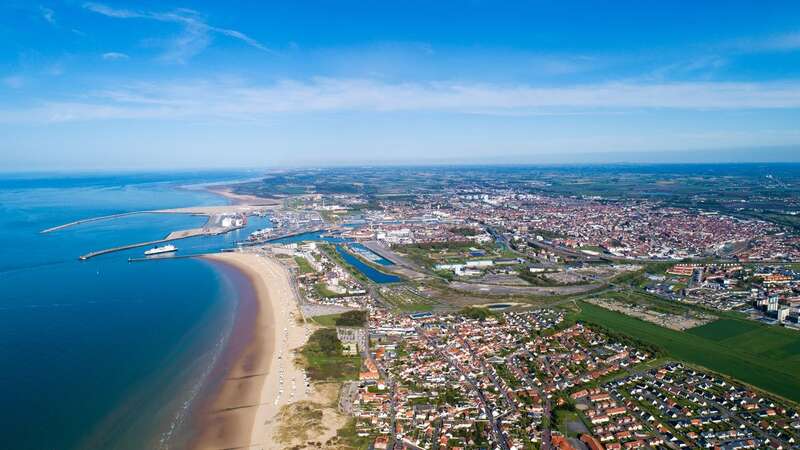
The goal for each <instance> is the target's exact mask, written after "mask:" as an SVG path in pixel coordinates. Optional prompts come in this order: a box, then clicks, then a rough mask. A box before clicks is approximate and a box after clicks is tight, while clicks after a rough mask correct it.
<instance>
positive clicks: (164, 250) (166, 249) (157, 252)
mask: <svg viewBox="0 0 800 450" xmlns="http://www.w3.org/2000/svg"><path fill="white" fill-rule="evenodd" d="M177 251H178V247H175V246H174V245H162V246H161V247H153V248H151V249H150V250H147V251H145V252H144V254H145V255H147V256H150V255H160V254H161V253H170V252H177Z"/></svg>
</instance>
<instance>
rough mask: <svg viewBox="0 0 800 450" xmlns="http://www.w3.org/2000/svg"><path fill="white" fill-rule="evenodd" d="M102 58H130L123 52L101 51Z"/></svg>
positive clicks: (117, 59)
mask: <svg viewBox="0 0 800 450" xmlns="http://www.w3.org/2000/svg"><path fill="white" fill-rule="evenodd" d="M102 56H103V59H105V60H106V61H123V60H126V59H130V56H128V55H126V54H125V53H120V52H108V53H103V55H102Z"/></svg>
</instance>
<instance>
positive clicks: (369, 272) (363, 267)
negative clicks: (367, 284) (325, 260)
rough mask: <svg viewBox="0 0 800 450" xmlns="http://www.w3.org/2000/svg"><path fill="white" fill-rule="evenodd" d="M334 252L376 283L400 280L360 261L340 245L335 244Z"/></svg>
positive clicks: (400, 279)
mask: <svg viewBox="0 0 800 450" xmlns="http://www.w3.org/2000/svg"><path fill="white" fill-rule="evenodd" d="M336 253H338V254H339V256H341V257H342V259H343V260H345V262H346V263H348V264H350V265H351V266H353V267H355V268H356V269H358V270H359V271H360V272H361V273H363V274H364V275H366V276H367V277H368V278H369V279H370V280H372V281H374V282H376V283H381V284H382V283H396V282H398V281H402V278H400V277H398V276H396V275H389V274H387V273H383V272H381V271H380V270H376V269H374V268H373V267H372V266H370V265H368V264H366V263H365V262H364V261H361V260H360V259H358V258H357V257H356V256H354V255H352V254H351V253H349V252H347V251H346V250H345V249H344V248H342V246H341V245H337V246H336Z"/></svg>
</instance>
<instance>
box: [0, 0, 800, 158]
mask: <svg viewBox="0 0 800 450" xmlns="http://www.w3.org/2000/svg"><path fill="white" fill-rule="evenodd" d="M798 124H800V2H796V1H786V2H780V1H771V2H759V1H751V2H738V1H724V2H722V1H720V2H714V1H705V2H689V1H686V2H684V1H676V2H663V1H631V2H624V1H602V2H600V1H597V2H591V1H584V2H568V1H552V2H544V1H541V2H519V3H517V2H504V3H503V4H502V5H500V4H499V2H488V1H486V2H484V1H469V2H447V1H442V2H430V1H420V2H415V1H407V2H371V1H370V2H367V1H364V2H347V1H336V2H334V1H330V2H326V1H317V2H304V1H287V2H281V3H277V2H237V1H225V2H210V1H209V2H196V1H195V2H174V1H172V0H165V1H158V2H141V1H140V2H83V1H63V2H41V3H37V2H35V1H16V0H6V1H5V2H2V4H0V170H21V169H43V170H52V169H112V168H113V169H118V168H129V169H142V168H178V167H186V168H206V167H248V166H249V167H268V166H275V165H292V164H352V163H398V162H425V163H428V162H434V163H435V162H529V163H535V162H558V161H562V160H563V161H567V162H575V161H581V160H582V159H584V158H586V159H587V160H589V159H593V160H603V156H602V155H611V154H615V155H636V156H635V158H638V159H641V160H647V158H648V157H650V156H652V158H653V159H654V160H655V159H658V158H663V157H664V155H671V154H674V155H678V156H676V158H683V159H688V160H694V159H695V158H698V159H702V158H717V157H722V158H723V159H724V158H728V159H731V160H741V159H745V160H746V159H752V160H766V159H770V158H773V159H774V158H778V159H792V160H800V126H798ZM727 149H731V150H730V151H728V152H726V151H725V150H727ZM655 155H660V156H658V157H656V156H655ZM720 155H722V156H720ZM725 155H728V156H725ZM731 155H735V156H731ZM775 155H778V156H775ZM628 157H630V156H624V157H623V156H617V158H628ZM609 158H612V157H611V156H609Z"/></svg>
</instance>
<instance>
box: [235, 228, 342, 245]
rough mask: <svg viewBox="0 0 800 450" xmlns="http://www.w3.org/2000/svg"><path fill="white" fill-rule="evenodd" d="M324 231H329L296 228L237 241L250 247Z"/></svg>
mask: <svg viewBox="0 0 800 450" xmlns="http://www.w3.org/2000/svg"><path fill="white" fill-rule="evenodd" d="M324 231H328V229H327V228H313V229H301V230H294V231H289V232H287V233H283V234H279V235H277V236H271V237H268V238H266V239H259V240H256V241H239V242H237V243H236V245H239V246H242V247H250V246H253V245H261V244H267V243H269V242H274V241H278V240H281V239H286V238H290V237H294V236H300V235H301V234H309V233H320V232H324Z"/></svg>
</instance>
